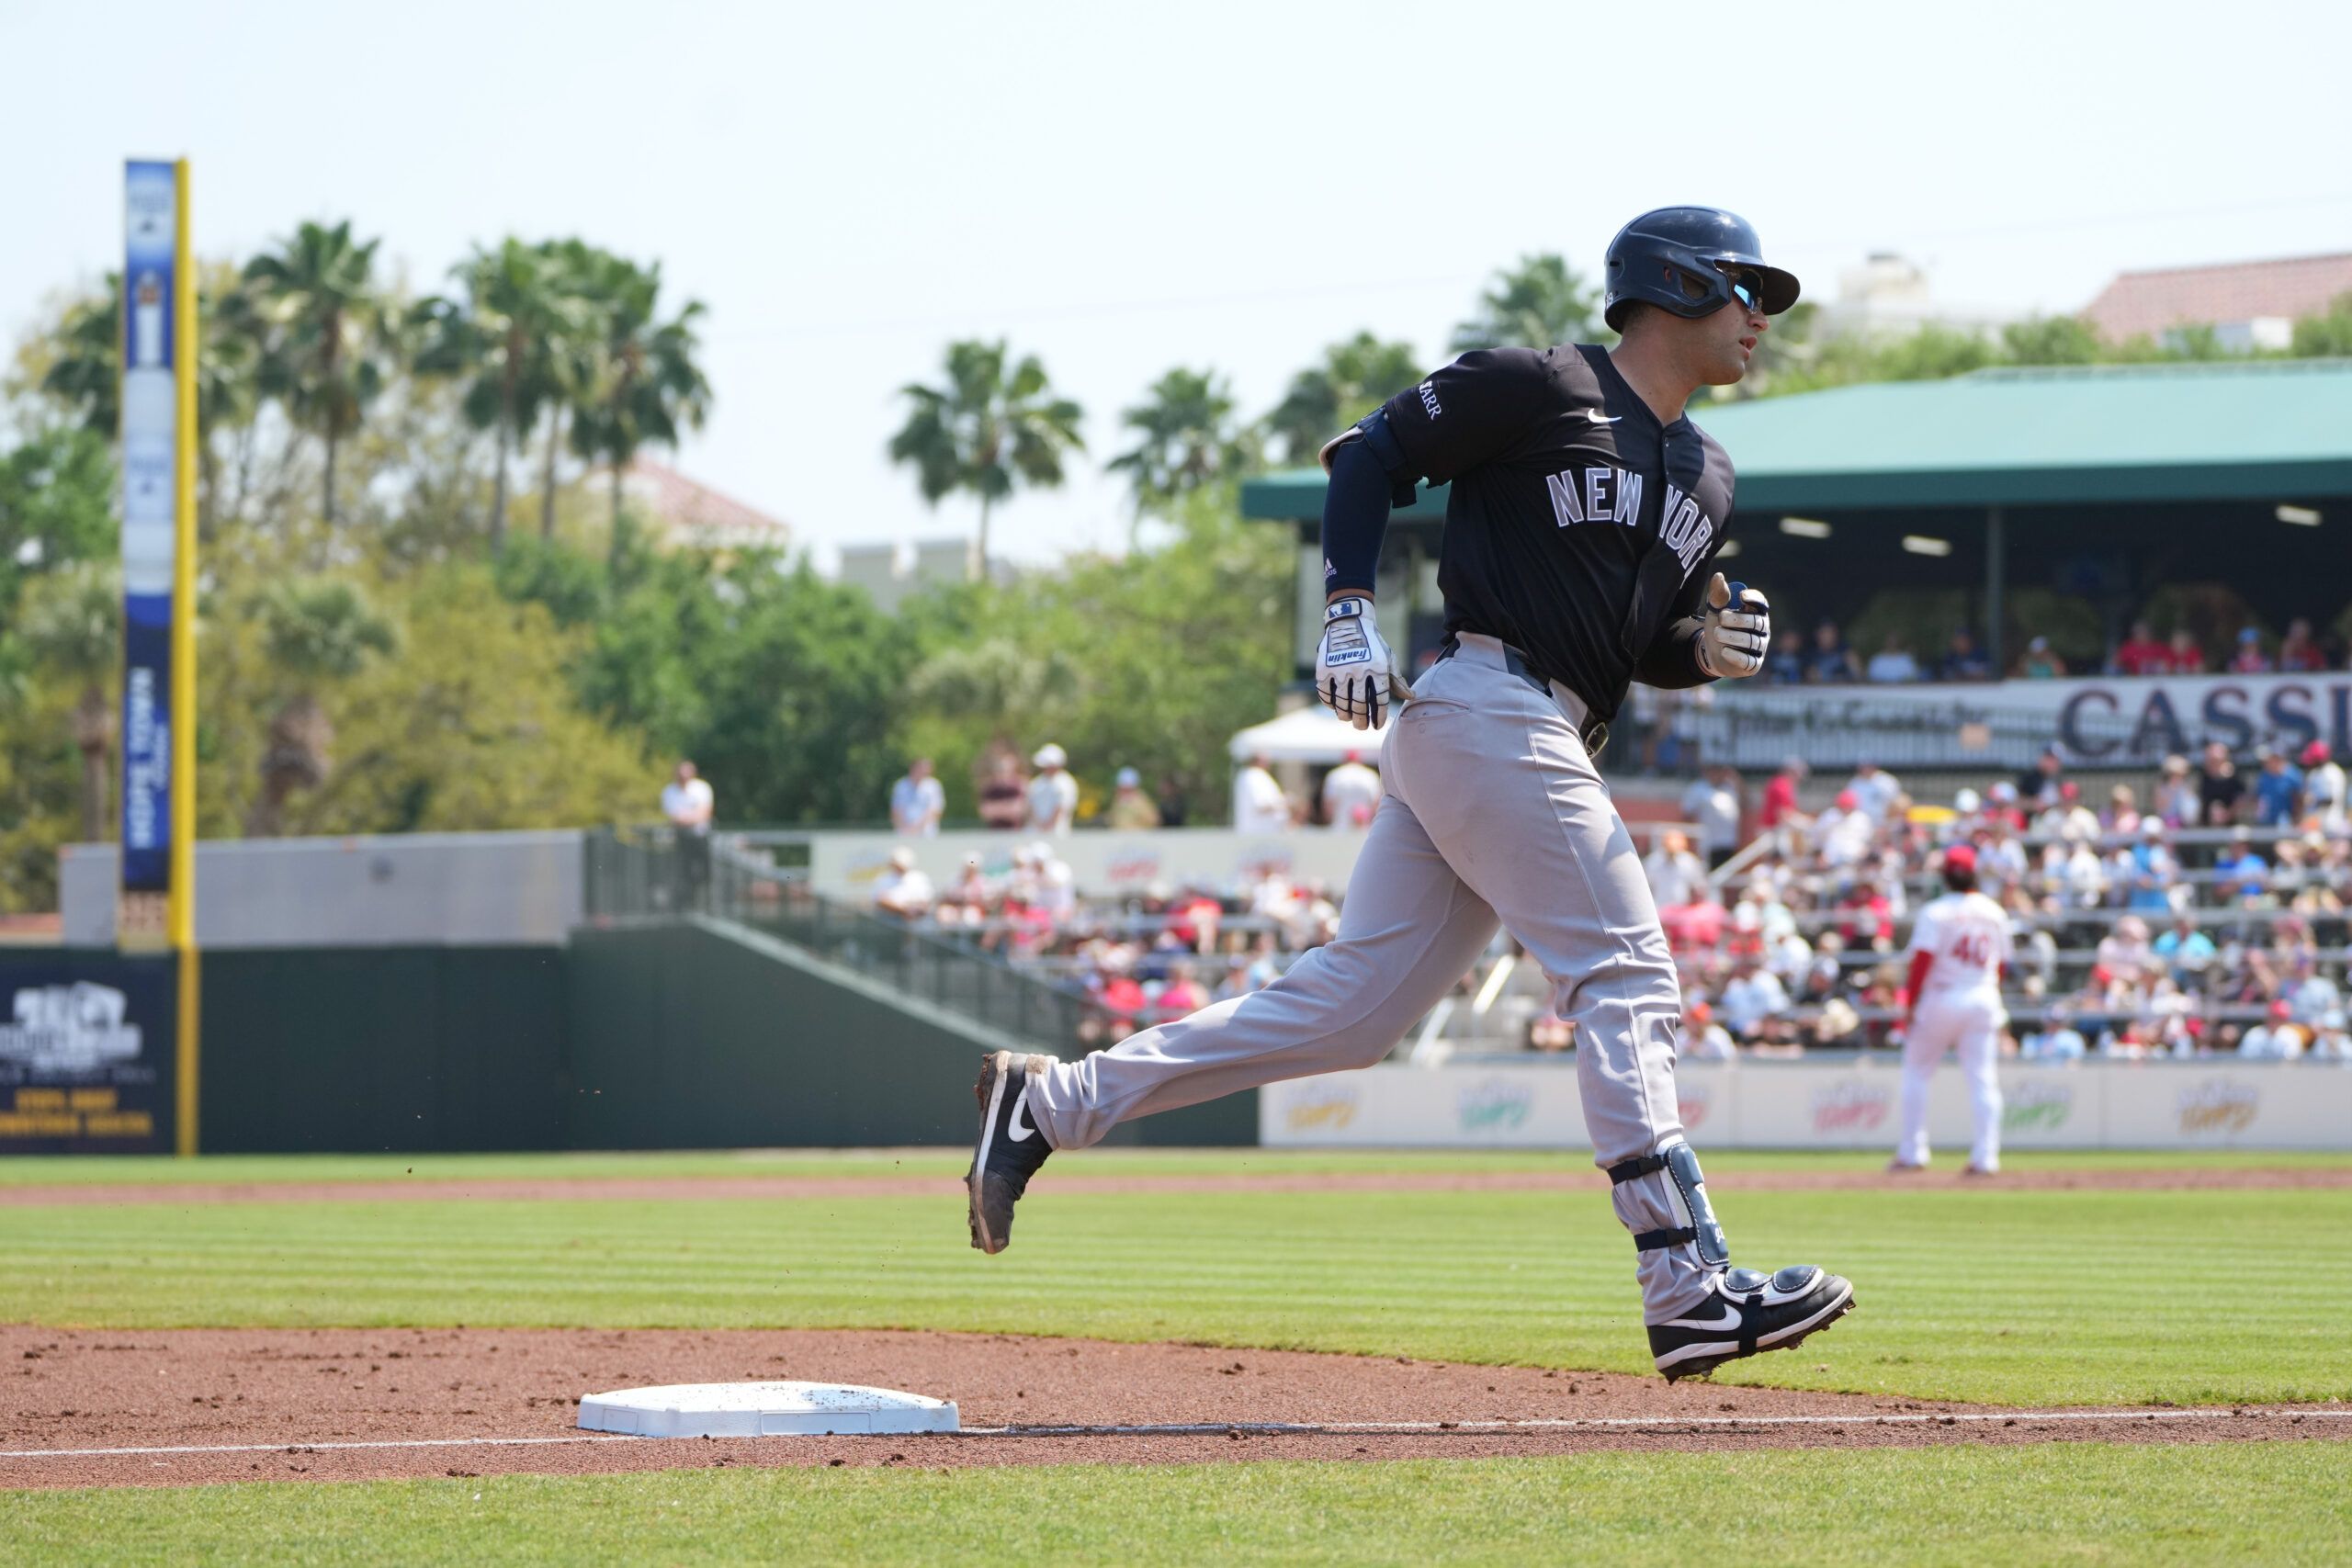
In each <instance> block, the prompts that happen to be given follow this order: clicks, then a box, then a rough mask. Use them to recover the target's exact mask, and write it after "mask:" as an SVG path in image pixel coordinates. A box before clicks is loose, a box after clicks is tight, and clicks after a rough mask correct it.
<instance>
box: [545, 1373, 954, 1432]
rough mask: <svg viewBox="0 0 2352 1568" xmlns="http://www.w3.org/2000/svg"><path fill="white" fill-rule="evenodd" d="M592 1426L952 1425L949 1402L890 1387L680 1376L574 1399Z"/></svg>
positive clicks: (584, 1422)
mask: <svg viewBox="0 0 2352 1568" xmlns="http://www.w3.org/2000/svg"><path fill="white" fill-rule="evenodd" d="M580 1425H581V1427H582V1428H583V1429H584V1430H587V1431H591V1432H627V1433H629V1434H631V1435H633V1436H636V1437H640V1438H779V1437H825V1436H831V1435H835V1434H842V1435H847V1434H852V1433H855V1434H865V1433H876V1432H953V1431H956V1430H958V1429H959V1427H958V1424H957V1418H956V1406H955V1404H953V1403H952V1402H950V1401H948V1400H944V1399H932V1398H929V1397H927V1396H925V1395H923V1394H920V1393H899V1391H898V1390H897V1389H892V1388H861V1387H859V1386H857V1385H856V1384H854V1383H832V1382H687V1383H672V1384H670V1385H669V1386H668V1387H665V1388H625V1389H621V1390H619V1391H617V1392H616V1393H592V1394H589V1395H587V1396H586V1397H584V1398H582V1400H581V1402H580Z"/></svg>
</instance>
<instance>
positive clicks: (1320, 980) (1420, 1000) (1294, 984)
mask: <svg viewBox="0 0 2352 1568" xmlns="http://www.w3.org/2000/svg"><path fill="white" fill-rule="evenodd" d="M1494 934H1495V913H1494V911H1493V910H1492V909H1490V908H1487V905H1486V903H1485V901H1484V900H1482V899H1481V898H1479V897H1478V896H1477V895H1476V894H1475V893H1473V892H1472V891H1470V889H1469V888H1467V887H1465V886H1463V884H1462V880H1461V879H1460V878H1459V877H1457V876H1455V875H1454V874H1453V871H1452V870H1451V869H1449V868H1448V867H1447V865H1446V863H1445V861H1444V859H1443V857H1442V856H1441V855H1440V854H1439V853H1438V852H1437V850H1436V848H1435V847H1434V846H1433V845H1432V844H1431V843H1430V837H1429V834H1428V833H1427V832H1425V831H1423V829H1422V828H1421V824H1420V822H1419V819H1418V818H1416V817H1415V816H1414V814H1413V811H1412V809H1411V807H1408V806H1407V805H1406V803H1405V802H1404V801H1403V800H1401V799H1399V798H1397V796H1395V795H1391V796H1389V797H1388V798H1386V799H1385V800H1383V801H1382V802H1381V807H1380V811H1379V814H1378V815H1377V816H1375V817H1374V818H1373V824H1372V829H1371V831H1370V832H1369V833H1367V834H1366V835H1365V837H1364V844H1363V852H1361V853H1360V854H1358V856H1357V857H1356V863H1355V869H1354V871H1353V873H1352V874H1351V876H1350V878H1349V881H1348V894H1347V898H1346V901H1345V902H1344V903H1342V904H1341V906H1340V930H1339V934H1338V936H1337V937H1336V939H1334V940H1333V941H1331V942H1328V943H1326V944H1325V945H1323V946H1321V947H1318V948H1316V949H1315V950H1313V951H1312V952H1310V953H1306V954H1305V955H1304V956H1302V957H1301V958H1300V959H1299V960H1298V962H1297V963H1295V964H1292V965H1291V967H1290V970H1289V972H1288V973H1287V974H1285V975H1283V976H1282V978H1280V979H1278V980H1276V981H1275V982H1274V983H1273V984H1272V985H1271V986H1268V987H1266V988H1265V989H1263V990H1260V991H1251V992H1250V993H1248V994H1247V995H1244V996H1239V997H1234V998H1229V999H1227V1000H1226V1001H1222V1002H1218V1003H1216V1005H1214V1006H1212V1007H1207V1008H1204V1009H1202V1010H1200V1011H1198V1012H1196V1013H1193V1014H1192V1015H1191V1016H1189V1017H1186V1018H1182V1019H1178V1020H1176V1021H1173V1022H1171V1023H1163V1024H1159V1025H1158V1026H1156V1027H1154V1028H1151V1029H1147V1030H1144V1031H1142V1032H1140V1033H1136V1034H1132V1035H1129V1036H1128V1037H1127V1038H1126V1039H1125V1040H1123V1041H1121V1042H1119V1043H1118V1044H1116V1045H1114V1046H1113V1047H1112V1048H1111V1049H1109V1050H1107V1051H1101V1052H1097V1053H1095V1054H1094V1055H1091V1056H1087V1057H1084V1058H1082V1059H1080V1060H1079V1061H1076V1062H1061V1063H1055V1064H1054V1065H1053V1066H1050V1067H1049V1068H1047V1069H1046V1071H1044V1072H1041V1073H1039V1074H1037V1075H1036V1076H1035V1078H1034V1079H1033V1080H1032V1083H1031V1086H1030V1089H1029V1110H1030V1113H1031V1114H1032V1115H1034V1116H1035V1118H1036V1120H1037V1124H1038V1125H1039V1126H1040V1127H1042V1128H1044V1129H1045V1132H1046V1137H1047V1138H1048V1139H1050V1140H1051V1141H1052V1143H1053V1145H1054V1146H1055V1147H1056V1148H1057V1149H1065V1148H1084V1147H1085V1146H1087V1145H1090V1144H1092V1143H1095V1142H1097V1141H1098V1140H1100V1139H1101V1138H1102V1136H1103V1134H1105V1133H1107V1132H1109V1131H1110V1130H1111V1128H1112V1127H1114V1125H1116V1124H1117V1123H1119V1122H1125V1121H1128V1120H1131V1119H1132V1118H1134V1117H1137V1116H1148V1115H1150V1114H1152V1113H1153V1112H1154V1111H1172V1110H1174V1109H1176V1108H1177V1107H1178V1106H1182V1105H1195V1104H1198V1103H1199V1102H1201V1101H1202V1100H1215V1099H1216V1098H1218V1097H1219V1096H1221V1095H1227V1094H1231V1093H1233V1092H1235V1091H1236V1090H1238V1089H1254V1088H1257V1087H1258V1086H1260V1085H1261V1084H1269V1083H1273V1082H1276V1081H1278V1080H1280V1079H1283V1078H1297V1077H1308V1076H1309V1075H1311V1074H1315V1073H1328V1072H1333V1071H1337V1070H1339V1069H1340V1068H1343V1067H1368V1066H1371V1065H1372V1064H1373V1063H1374V1062H1377V1061H1379V1060H1380V1059H1381V1058H1382V1057H1383V1056H1385V1055H1388V1053H1389V1051H1390V1049H1391V1048H1392V1047H1394V1046H1395V1045H1396V1043H1397V1041H1398V1040H1399V1039H1400V1038H1402V1037H1403V1035H1404V1032H1405V1031H1406V1030H1408V1029H1409V1028H1410V1027H1412V1024H1413V1021H1414V1020H1416V1019H1418V1018H1419V1017H1421V1016H1422V1015H1423V1014H1425V1013H1426V1012H1428V1011H1429V1010H1430V1008H1432V1007H1434V1006H1436V1005H1437V1003H1438V1001H1439V1000H1440V999H1441V998H1443V997H1444V995H1445V993H1446V992H1447V991H1448V990H1450V989H1451V988H1452V987H1453V985H1454V984H1455V983H1456V982H1457V981H1459V980H1460V979H1461V978H1462V976H1464V975H1465V974H1467V973H1468V972H1469V969H1470V965H1471V964H1473V963H1474V962H1476V959H1477V956H1478V953H1479V950H1480V949H1482V948H1484V947H1485V946H1486V945H1487V942H1488V941H1489V940H1490V939H1491V938H1492V937H1493V936H1494Z"/></svg>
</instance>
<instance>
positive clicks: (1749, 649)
mask: <svg viewBox="0 0 2352 1568" xmlns="http://www.w3.org/2000/svg"><path fill="white" fill-rule="evenodd" d="M1771 643H1772V607H1771V606H1770V604H1766V603H1765V602H1764V595H1762V594H1761V593H1758V592H1756V590H1754V589H1753V588H1750V587H1748V586H1747V584H1746V583H1740V582H1734V583H1726V582H1725V581H1724V574H1723V573H1722V572H1720V571H1719V572H1717V573H1715V575H1714V580H1713V581H1711V582H1709V583H1708V584H1707V608H1706V611H1705V613H1704V614H1703V615H1702V616H1701V617H1700V621H1699V668H1700V669H1701V670H1702V671H1705V672H1706V673H1707V674H1708V675H1710V676H1712V677H1713V678H1714V679H1716V680H1718V681H1721V680H1738V679H1739V678H1740V677H1742V676H1746V675H1753V674H1755V673H1756V672H1757V671H1758V670H1761V669H1763V668H1764V650H1765V649H1767V648H1769V647H1770V646H1771Z"/></svg>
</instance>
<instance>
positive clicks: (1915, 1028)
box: [1888, 997, 1954, 1170]
mask: <svg viewBox="0 0 2352 1568" xmlns="http://www.w3.org/2000/svg"><path fill="white" fill-rule="evenodd" d="M1953 1037H1954V1036H1953V1030H1952V1018H1951V1010H1949V1009H1948V1008H1947V1007H1946V1006H1945V1005H1944V1003H1943V1001H1942V999H1941V998H1937V997H1928V998H1923V999H1922V1000H1921V1001H1920V1003H1919V1005H1918V1007H1917V1010H1915V1011H1914V1012H1913V1013H1912V1015H1911V1028H1910V1030H1909V1032H1907V1033H1905V1035H1904V1037H1903V1099H1902V1129H1901V1131H1900V1133H1899V1134H1898V1135H1897V1137H1896V1140H1895V1145H1894V1164H1893V1165H1891V1166H1889V1167H1888V1168H1889V1169H1891V1170H1913V1169H1923V1168H1926V1166H1927V1163H1928V1089H1930V1088H1931V1087H1932V1086H1933V1085H1934V1083H1935V1077H1936V1066H1937V1064H1938V1063H1939V1062H1941V1061H1942V1060H1943V1059H1944V1053H1945V1052H1946V1051H1948V1050H1950V1049H1951V1043H1952V1040H1953Z"/></svg>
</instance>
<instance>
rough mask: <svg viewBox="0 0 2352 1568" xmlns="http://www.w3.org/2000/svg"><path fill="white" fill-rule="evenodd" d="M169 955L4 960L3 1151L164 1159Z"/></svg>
mask: <svg viewBox="0 0 2352 1568" xmlns="http://www.w3.org/2000/svg"><path fill="white" fill-rule="evenodd" d="M173 966H174V960H172V959H169V958H117V957H114V956H111V955H102V954H79V953H76V954H72V955H69V956H61V957H59V958H56V959H54V960H51V959H40V960H36V961H33V962H30V963H23V964H19V963H14V962H12V963H10V964H7V965H6V966H5V967H0V1154H169V1153H170V1152H171V1151H172V1148H173V1142H174V1140H173V1115H174V1109H175V1081H174V1073H175V1043H176V1042H175V1032H174V1023H175V1012H176V1005H175V1001H176V998H175V988H174V976H173Z"/></svg>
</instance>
